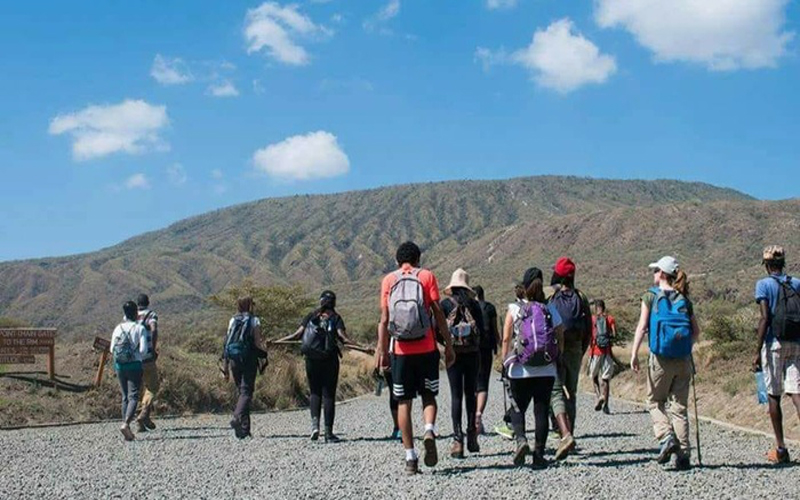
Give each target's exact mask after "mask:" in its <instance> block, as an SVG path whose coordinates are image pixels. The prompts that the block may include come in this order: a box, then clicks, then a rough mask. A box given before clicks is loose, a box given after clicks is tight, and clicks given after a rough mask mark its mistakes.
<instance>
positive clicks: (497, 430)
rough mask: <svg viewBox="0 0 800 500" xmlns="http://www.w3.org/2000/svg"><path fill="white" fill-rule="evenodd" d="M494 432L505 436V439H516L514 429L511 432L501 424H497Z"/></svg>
mask: <svg viewBox="0 0 800 500" xmlns="http://www.w3.org/2000/svg"><path fill="white" fill-rule="evenodd" d="M494 432H495V433H496V434H497V435H498V436H500V437H502V438H505V439H508V440H509V441H511V440H513V439H514V432H513V431H511V432H509V431H508V430H506V428H505V427H500V426H499V425H497V426H495V428H494Z"/></svg>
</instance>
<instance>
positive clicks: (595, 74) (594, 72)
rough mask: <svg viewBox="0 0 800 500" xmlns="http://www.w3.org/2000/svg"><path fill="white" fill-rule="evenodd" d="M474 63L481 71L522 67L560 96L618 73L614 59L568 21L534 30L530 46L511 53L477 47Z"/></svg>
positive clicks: (564, 20) (540, 83)
mask: <svg viewBox="0 0 800 500" xmlns="http://www.w3.org/2000/svg"><path fill="white" fill-rule="evenodd" d="M475 60H476V62H479V63H481V64H482V65H483V68H484V70H488V69H489V68H490V67H491V66H492V65H496V64H515V65H518V66H522V67H523V68H525V69H527V70H528V71H529V72H530V73H531V78H532V79H533V80H534V81H535V82H536V83H537V84H538V85H540V86H542V87H545V88H549V89H553V90H555V91H557V92H560V93H562V94H566V93H569V92H572V91H573V90H576V89H578V88H580V87H582V86H584V85H588V84H591V83H604V82H605V81H607V80H608V78H609V77H610V76H611V75H612V74H614V72H615V71H616V70H617V64H616V62H615V61H614V58H613V57H612V56H609V55H606V54H601V53H600V49H598V48H597V46H596V45H595V44H593V43H592V42H591V41H589V40H587V39H586V38H584V36H583V35H581V34H580V33H578V32H577V31H576V30H575V25H574V24H573V23H572V21H571V20H570V19H568V18H564V19H560V20H558V21H555V22H553V23H552V24H551V25H550V26H548V27H547V28H546V29H544V30H537V31H536V32H535V33H534V34H533V40H532V41H531V43H530V45H528V46H527V47H525V48H522V49H519V50H516V51H514V52H512V53H510V54H509V53H507V52H505V51H504V50H500V51H496V52H493V51H491V50H489V49H486V48H484V47H478V49H477V50H476V51H475Z"/></svg>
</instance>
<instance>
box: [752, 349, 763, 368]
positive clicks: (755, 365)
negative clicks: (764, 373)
mask: <svg viewBox="0 0 800 500" xmlns="http://www.w3.org/2000/svg"><path fill="white" fill-rule="evenodd" d="M752 370H753V372H760V371H761V353H758V354H756V359H754V360H753V367H752Z"/></svg>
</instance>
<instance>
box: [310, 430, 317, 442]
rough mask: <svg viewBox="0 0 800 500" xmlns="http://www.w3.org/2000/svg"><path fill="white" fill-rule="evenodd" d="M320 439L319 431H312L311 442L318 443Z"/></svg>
mask: <svg viewBox="0 0 800 500" xmlns="http://www.w3.org/2000/svg"><path fill="white" fill-rule="evenodd" d="M318 439H319V429H311V440H312V441H316V440H318Z"/></svg>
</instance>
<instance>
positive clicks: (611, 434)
mask: <svg viewBox="0 0 800 500" xmlns="http://www.w3.org/2000/svg"><path fill="white" fill-rule="evenodd" d="M621 437H638V434H632V433H630V432H609V433H606V434H579V435H577V436H575V439H578V440H580V439H595V438H602V439H605V438H621Z"/></svg>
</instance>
